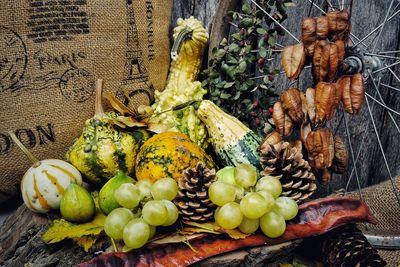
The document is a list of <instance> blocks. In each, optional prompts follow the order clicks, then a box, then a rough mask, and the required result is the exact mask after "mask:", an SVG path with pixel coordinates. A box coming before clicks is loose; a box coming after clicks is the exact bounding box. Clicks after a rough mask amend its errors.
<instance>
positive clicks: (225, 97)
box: [220, 92, 232, 99]
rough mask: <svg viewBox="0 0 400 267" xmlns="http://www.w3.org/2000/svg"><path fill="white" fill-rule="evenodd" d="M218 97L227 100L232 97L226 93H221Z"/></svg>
mask: <svg viewBox="0 0 400 267" xmlns="http://www.w3.org/2000/svg"><path fill="white" fill-rule="evenodd" d="M220 97H221V98H222V99H229V98H231V97H232V95H231V94H228V93H224V92H223V93H222V94H221V95H220Z"/></svg>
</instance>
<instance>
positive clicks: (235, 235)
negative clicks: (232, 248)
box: [223, 229, 249, 239]
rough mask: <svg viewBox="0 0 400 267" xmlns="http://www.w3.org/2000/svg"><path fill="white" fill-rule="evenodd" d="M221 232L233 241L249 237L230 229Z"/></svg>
mask: <svg viewBox="0 0 400 267" xmlns="http://www.w3.org/2000/svg"><path fill="white" fill-rule="evenodd" d="M223 231H224V232H225V233H227V234H228V235H229V237H230V238H233V239H243V238H246V237H248V236H249V234H245V233H242V232H241V231H239V230H238V229H231V230H227V229H224V230H223Z"/></svg>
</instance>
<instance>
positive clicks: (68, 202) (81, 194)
mask: <svg viewBox="0 0 400 267" xmlns="http://www.w3.org/2000/svg"><path fill="white" fill-rule="evenodd" d="M60 212H61V216H62V217H63V218H64V219H65V220H67V221H70V222H78V223H83V222H88V221H90V220H91V219H92V218H93V216H94V215H95V213H96V205H95V203H94V200H93V197H92V196H91V195H90V193H89V192H88V191H87V190H86V189H85V188H83V187H82V186H80V185H77V184H70V185H69V186H68V187H67V189H66V190H65V192H64V196H63V197H62V199H61V204H60Z"/></svg>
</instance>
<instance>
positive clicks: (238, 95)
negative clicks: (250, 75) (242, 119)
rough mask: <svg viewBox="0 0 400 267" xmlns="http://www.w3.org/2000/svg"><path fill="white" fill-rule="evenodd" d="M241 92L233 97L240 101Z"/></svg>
mask: <svg viewBox="0 0 400 267" xmlns="http://www.w3.org/2000/svg"><path fill="white" fill-rule="evenodd" d="M240 95H241V92H240V91H237V92H236V94H235V96H234V97H233V99H234V100H238V99H239V98H240Z"/></svg>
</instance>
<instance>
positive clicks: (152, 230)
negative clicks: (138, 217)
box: [149, 224, 157, 240]
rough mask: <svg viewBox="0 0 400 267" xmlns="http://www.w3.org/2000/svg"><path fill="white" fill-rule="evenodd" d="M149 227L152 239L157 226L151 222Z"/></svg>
mask: <svg viewBox="0 0 400 267" xmlns="http://www.w3.org/2000/svg"><path fill="white" fill-rule="evenodd" d="M149 228H150V236H149V240H150V239H152V238H153V237H154V236H155V235H156V232H157V227H155V226H154V225H150V224H149Z"/></svg>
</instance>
